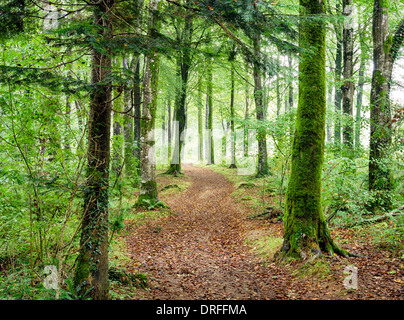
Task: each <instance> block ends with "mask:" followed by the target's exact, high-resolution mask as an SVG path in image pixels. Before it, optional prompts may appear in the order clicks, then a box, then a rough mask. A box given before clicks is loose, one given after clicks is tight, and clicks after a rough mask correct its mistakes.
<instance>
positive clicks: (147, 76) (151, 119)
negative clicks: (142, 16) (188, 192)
mask: <svg viewBox="0 0 404 320" xmlns="http://www.w3.org/2000/svg"><path fill="white" fill-rule="evenodd" d="M159 2H160V0H151V1H150V4H149V8H150V15H149V27H148V28H149V30H148V34H149V36H150V37H151V38H153V37H155V34H156V33H157V32H158V31H159V25H160V23H159V21H158V19H159V18H158V17H157V14H158V6H159ZM145 64H146V65H145V72H144V84H143V90H144V93H143V108H142V119H141V139H140V141H141V153H140V175H141V179H140V190H139V198H138V201H137V205H139V206H150V204H151V203H153V202H154V203H156V202H158V191H157V182H156V150H155V143H156V142H155V125H156V111H157V94H158V76H159V66H160V56H159V54H158V53H157V52H154V51H152V52H151V53H150V55H147V56H146V63H145Z"/></svg>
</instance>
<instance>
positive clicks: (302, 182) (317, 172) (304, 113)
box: [281, 0, 347, 259]
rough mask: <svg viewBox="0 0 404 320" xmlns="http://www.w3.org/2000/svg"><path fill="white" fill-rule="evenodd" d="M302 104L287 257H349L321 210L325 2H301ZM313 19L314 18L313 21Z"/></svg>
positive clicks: (283, 252)
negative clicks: (323, 254)
mask: <svg viewBox="0 0 404 320" xmlns="http://www.w3.org/2000/svg"><path fill="white" fill-rule="evenodd" d="M300 5H301V7H302V9H301V12H300V14H301V19H300V25H299V33H300V38H299V46H300V47H301V48H303V49H305V51H303V52H302V54H301V57H300V60H299V100H298V110H297V117H296V131H295V135H294V139H293V145H292V166H291V173H290V180H289V184H288V189H287V193H286V206H285V215H284V230H285V232H284V242H283V246H282V249H281V257H282V256H291V257H295V258H303V259H304V258H306V257H309V256H313V255H318V254H320V253H321V250H323V251H326V252H328V253H334V252H335V253H338V254H342V255H347V253H346V252H345V251H343V250H341V249H339V248H338V246H337V245H336V244H335V243H334V241H333V240H332V238H331V235H330V232H329V230H328V228H327V225H326V221H325V218H324V214H323V210H322V206H321V174H322V165H323V159H324V140H325V114H326V84H325V34H326V32H325V26H324V23H325V22H324V21H322V20H319V19H313V18H312V17H313V16H315V15H317V16H318V15H323V14H324V1H322V0H300ZM306 16H309V17H310V18H307V17H306Z"/></svg>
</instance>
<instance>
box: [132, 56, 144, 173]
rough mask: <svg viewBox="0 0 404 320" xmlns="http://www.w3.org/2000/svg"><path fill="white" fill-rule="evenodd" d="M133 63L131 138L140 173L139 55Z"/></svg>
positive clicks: (140, 101)
mask: <svg viewBox="0 0 404 320" xmlns="http://www.w3.org/2000/svg"><path fill="white" fill-rule="evenodd" d="M136 59H137V61H136V63H135V67H134V68H135V70H134V74H133V77H134V79H133V90H132V94H133V98H132V103H133V112H134V117H135V118H134V123H133V124H134V130H133V140H134V151H133V154H134V156H135V159H137V165H136V168H137V170H136V171H137V173H138V174H139V173H140V118H141V116H142V106H141V105H142V91H141V90H140V56H138V57H137V58H136Z"/></svg>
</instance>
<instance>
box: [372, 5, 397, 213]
mask: <svg viewBox="0 0 404 320" xmlns="http://www.w3.org/2000/svg"><path fill="white" fill-rule="evenodd" d="M388 12H389V1H386V0H375V1H374V7H373V28H372V34H373V65H374V69H373V75H372V88H371V94H370V153H369V189H370V190H379V191H387V190H391V189H392V187H393V186H392V182H393V178H392V172H391V169H390V161H389V155H388V149H389V147H390V145H391V138H392V136H391V120H392V116H391V106H390V86H391V76H392V71H393V65H394V62H395V60H396V58H397V55H398V51H399V49H400V47H401V46H402V43H403V40H404V19H403V20H402V21H401V24H400V26H399V28H398V29H397V32H396V33H395V35H394V36H391V35H390V33H389V15H388ZM382 198H383V199H380V201H379V202H380V203H379V204H378V205H380V206H383V207H390V206H391V201H390V200H389V199H390V198H389V197H382Z"/></svg>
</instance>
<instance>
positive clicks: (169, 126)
mask: <svg viewBox="0 0 404 320" xmlns="http://www.w3.org/2000/svg"><path fill="white" fill-rule="evenodd" d="M167 108H168V110H167V113H168V115H167V148H168V152H167V157H168V158H167V159H168V161H170V160H171V135H172V133H171V100H170V99H168V100H167Z"/></svg>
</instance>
